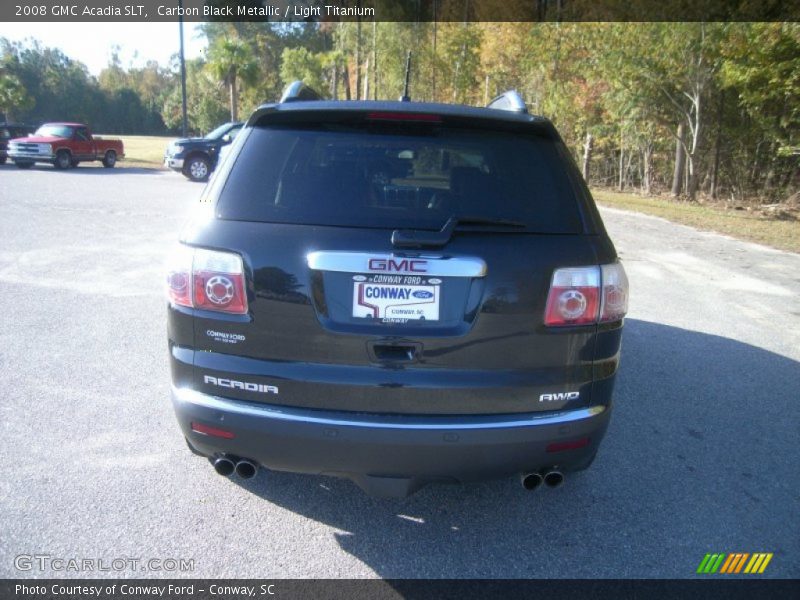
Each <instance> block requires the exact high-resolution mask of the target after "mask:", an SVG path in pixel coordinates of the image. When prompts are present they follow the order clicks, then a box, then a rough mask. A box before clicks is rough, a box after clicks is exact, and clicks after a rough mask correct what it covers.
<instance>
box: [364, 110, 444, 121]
mask: <svg viewBox="0 0 800 600" xmlns="http://www.w3.org/2000/svg"><path fill="white" fill-rule="evenodd" d="M367 120H368V121H421V122H424V123H441V122H442V117H440V116H439V115H427V114H420V113H402V112H371V113H368V114H367Z"/></svg>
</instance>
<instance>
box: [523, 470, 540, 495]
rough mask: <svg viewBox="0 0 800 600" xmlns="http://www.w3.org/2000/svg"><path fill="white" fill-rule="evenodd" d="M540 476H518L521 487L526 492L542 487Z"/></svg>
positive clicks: (531, 474) (529, 474)
mask: <svg viewBox="0 0 800 600" xmlns="http://www.w3.org/2000/svg"><path fill="white" fill-rule="evenodd" d="M543 481H544V479H542V475H541V474H540V473H523V474H522V475H521V476H520V482H521V483H522V487H523V488H525V489H526V490H528V491H533V490H535V489H536V488H538V487H539V486H540V485H542V482H543Z"/></svg>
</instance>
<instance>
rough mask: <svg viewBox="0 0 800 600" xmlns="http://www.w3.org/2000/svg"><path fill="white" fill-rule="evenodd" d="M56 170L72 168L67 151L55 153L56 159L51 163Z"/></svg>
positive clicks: (70, 157)
mask: <svg viewBox="0 0 800 600" xmlns="http://www.w3.org/2000/svg"><path fill="white" fill-rule="evenodd" d="M53 165H54V166H55V168H56V169H61V170H62V171H63V170H64V169H69V168H70V167H71V166H72V156H71V155H70V153H69V151H68V150H59V151H58V152H56V159H55V160H54V161H53Z"/></svg>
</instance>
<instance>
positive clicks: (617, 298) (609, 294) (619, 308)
mask: <svg viewBox="0 0 800 600" xmlns="http://www.w3.org/2000/svg"><path fill="white" fill-rule="evenodd" d="M601 269H602V275H601V278H602V280H603V299H602V301H601V302H600V322H601V323H603V322H605V321H618V320H619V319H621V318H622V317H624V316H625V313H627V312H628V276H627V275H626V274H625V269H623V268H622V265H621V264H620V263H612V264H610V265H603V266H602V267H601Z"/></svg>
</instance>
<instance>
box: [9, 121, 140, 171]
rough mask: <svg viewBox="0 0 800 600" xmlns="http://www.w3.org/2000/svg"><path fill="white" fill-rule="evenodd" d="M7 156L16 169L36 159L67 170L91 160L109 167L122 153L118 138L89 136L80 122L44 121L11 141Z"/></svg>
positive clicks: (122, 156) (90, 134) (123, 154)
mask: <svg viewBox="0 0 800 600" xmlns="http://www.w3.org/2000/svg"><path fill="white" fill-rule="evenodd" d="M8 157H9V158H10V159H11V160H12V161H14V163H15V164H16V165H17V166H18V167H19V168H20V169H27V168H29V167H30V166H31V165H33V163H37V162H46V163H50V164H52V165H55V167H56V168H57V169H69V168H70V167H77V166H78V164H79V163H81V162H84V161H92V160H101V161H103V166H104V167H108V168H111V167H113V166H114V165H115V164H117V160H119V159H120V158H124V157H125V153H124V152H123V147H122V142H121V141H120V140H105V139H102V138H96V137H92V133H91V132H90V131H89V128H88V127H87V126H86V125H83V124H81V123H46V124H44V125H42V126H41V127H39V129H37V130H36V133H34V134H33V135H31V136H28V137H24V138H17V139H14V140H11V141H10V142H9V143H8Z"/></svg>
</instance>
